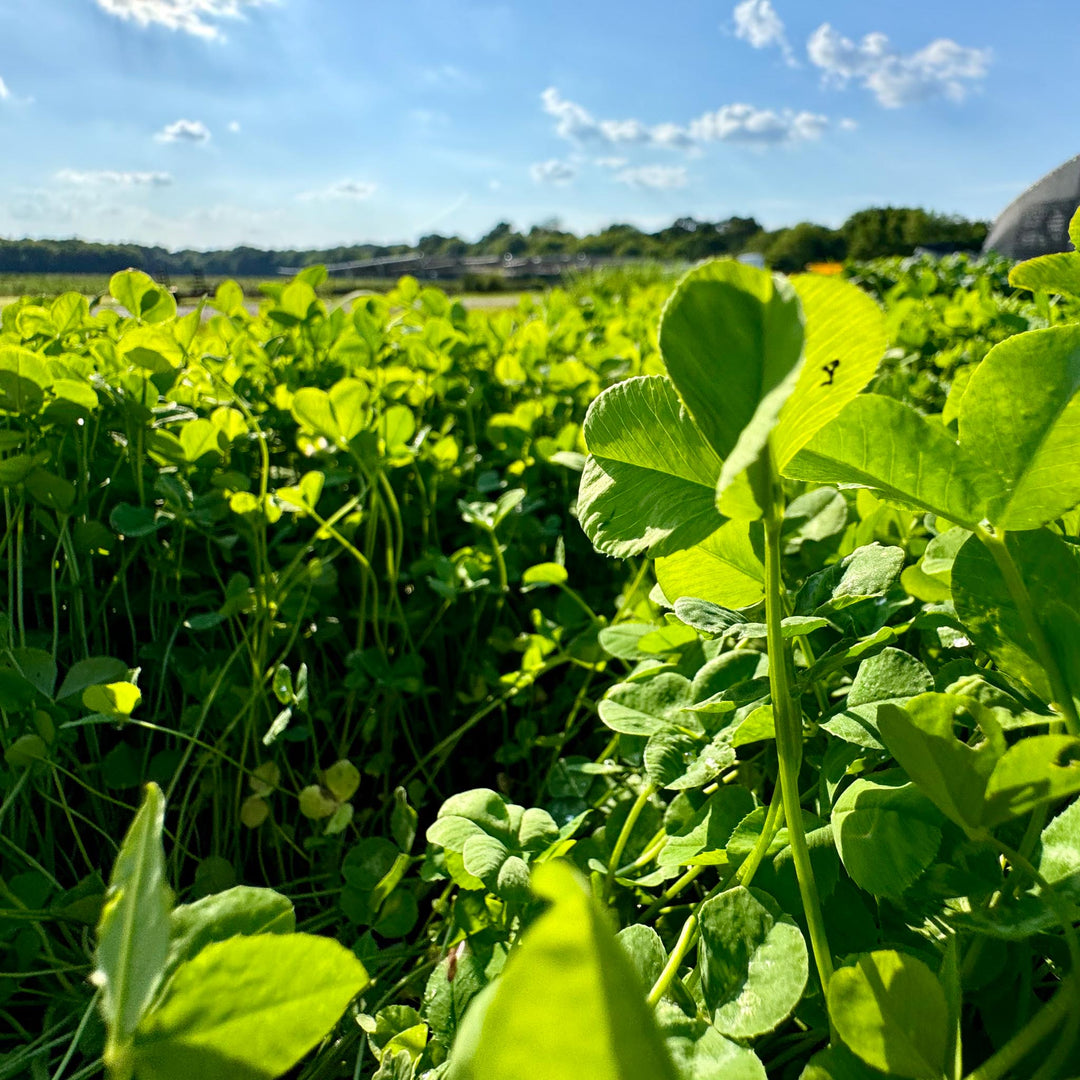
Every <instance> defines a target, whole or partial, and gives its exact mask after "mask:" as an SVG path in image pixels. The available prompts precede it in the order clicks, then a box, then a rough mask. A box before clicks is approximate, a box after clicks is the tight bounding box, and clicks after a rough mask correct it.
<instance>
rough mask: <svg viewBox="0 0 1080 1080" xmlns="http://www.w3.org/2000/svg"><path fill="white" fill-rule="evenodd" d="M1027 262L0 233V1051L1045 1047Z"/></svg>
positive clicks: (581, 1052) (1067, 794) (372, 1073)
mask: <svg viewBox="0 0 1080 1080" xmlns="http://www.w3.org/2000/svg"><path fill="white" fill-rule="evenodd" d="M1055 258H1056V260H1057V261H1056V262H1051V263H1035V264H1025V265H1024V266H1022V267H1021V268H1019V269H1014V270H1012V278H1011V279H1010V269H1011V268H1010V266H1009V264H1008V263H1004V262H1001V261H993V262H982V261H976V260H974V259H968V258H967V257H963V256H954V257H948V258H945V259H941V260H935V259H931V258H922V259H908V260H900V259H889V260H877V261H875V262H872V263H860V264H850V265H848V266H847V267H846V268H845V271H844V274H843V275H838V276H815V275H798V276H796V277H794V278H792V279H787V278H783V277H780V276H777V277H773V276H772V275H770V274H768V273H766V272H765V271H759V270H756V269H754V268H751V267H746V266H743V265H741V264H736V263H734V262H731V261H727V260H723V261H714V262H711V263H706V264H703V265H701V266H699V267H698V268H696V269H695V270H693V271H691V272H690V274H689V275H687V276H686V277H684V278H683V279H682V281H681V282H680V283H679V284H678V286H676V285H675V283H674V282H673V281H672V280H670V279H668V278H666V277H665V275H664V274H662V273H660V272H659V271H656V270H655V269H654V270H650V271H649V272H648V273H643V274H638V275H635V274H632V273H620V274H606V275H605V274H598V275H594V276H591V277H588V278H585V279H581V280H578V281H575V282H570V283H568V284H567V287H565V288H555V289H551V290H548V291H546V292H537V293H535V294H529V295H523V296H520V297H511V298H510V299H509V300H502V301H501V302H500V303H499V304H498V305H495V306H487V305H484V304H475V303H468V304H467V303H464V302H462V300H461V299H460V298H455V297H454V296H450V295H447V294H446V293H444V292H443V291H441V290H439V289H436V288H432V287H425V286H423V285H421V284H420V283H418V282H416V281H415V280H413V279H411V278H403V279H402V280H401V281H399V282H397V283H396V284H395V285H394V286H393V288H391V289H390V290H389V291H386V292H385V293H382V292H379V293H372V294H370V295H363V296H359V297H357V298H355V299H352V300H350V301H348V302H347V303H344V304H341V303H336V302H335V301H334V297H333V295H332V293H331V292H329V291H328V290H329V289H330V283H328V282H327V281H326V280H325V278H324V277H323V275H322V273H321V272H320V270H318V269H311V270H307V271H305V272H304V273H302V274H301V275H300V276H299V277H298V278H297V279H295V280H293V281H291V282H286V281H279V282H272V283H270V284H264V285H262V286H261V287H256V285H255V284H254V283H247V282H244V283H232V282H224V283H222V282H211V283H210V284H211V286H212V288H213V290H214V291H213V293H212V295H211V296H210V298H209V300H208V308H207V311H205V312H203V313H201V314H200V313H199V312H197V311H192V312H191V313H189V314H183V313H182V311H181V313H179V314H178V312H177V303H176V299H175V298H174V297H173V296H172V295H171V294H170V293H168V292H166V291H164V290H163V289H162V288H160V287H159V286H157V285H155V284H154V282H153V281H152V280H151V279H150V278H148V277H147V276H146V275H143V274H141V273H138V272H134V271H132V272H125V273H122V274H118V275H115V276H114V277H113V278H112V279H111V281H107V280H105V279H89V278H87V279H82V278H80V279H78V280H75V279H71V280H64V281H62V282H61V281H56V280H54V279H51V278H50V279H35V280H28V279H20V280H19V281H18V282H16V283H12V281H11V280H10V279H6V278H0V295H3V294H5V293H6V292H7V290H8V289H9V288H10V289H11V293H10V295H15V294H25V296H24V298H23V299H18V300H12V301H10V302H6V303H4V304H3V308H2V312H0V452H2V456H0V487H2V489H3V499H4V502H3V508H2V514H3V518H2V530H3V531H2V541H0V560H2V561H3V566H4V570H5V573H4V577H3V580H2V588H0V749H2V765H0V1080H7V1078H15V1077H19V1078H22V1077H27V1078H34V1080H36V1078H38V1077H47V1078H51V1080H76V1078H79V1080H81V1078H89V1077H95V1076H101V1075H106V1072H108V1075H110V1076H111V1077H112V1078H113V1080H131V1077H132V1076H134V1077H136V1078H153V1080H184V1078H187V1077H193V1076H197V1077H199V1078H200V1080H217V1078H222V1080H225V1078H231V1077H268V1078H269V1077H274V1076H278V1075H285V1074H288V1075H289V1076H293V1077H301V1078H303V1080H326V1078H339V1077H340V1078H359V1077H368V1078H373V1077H378V1078H379V1080H411V1078H421V1077H426V1078H430V1080H434V1078H437V1077H446V1078H448V1080H463V1078H466V1077H473V1078H477V1080H480V1078H483V1080H511V1078H518V1080H541V1078H543V1080H549V1078H550V1080H563V1078H571V1077H582V1078H583V1080H658V1078H664V1080H714V1078H715V1080H721V1078H735V1080H742V1078H745V1080H765V1078H766V1077H770V1078H780V1080H800V1078H801V1080H873V1078H875V1077H881V1076H896V1077H907V1078H909V1080H923V1078H925V1080H961V1078H966V1080H1005V1078H1007V1077H1035V1076H1037V1077H1042V1078H1045V1080H1050V1078H1053V1077H1058V1078H1061V1080H1066V1078H1069V1077H1075V1076H1077V1075H1080V1041H1078V1039H1077V1034H1078V1032H1077V1027H1078V1025H1077V1023H1076V1020H1075V1018H1076V1017H1077V1016H1078V1015H1080V984H1078V982H1077V979H1078V978H1080V944H1078V941H1077V934H1076V924H1077V920H1078V909H1077V903H1078V902H1080V803H1078V802H1077V801H1075V796H1076V794H1077V793H1078V792H1080V767H1078V765H1077V762H1078V761H1080V717H1078V712H1077V710H1078V708H1080V648H1078V645H1077V642H1078V641H1080V562H1078V554H1077V553H1078V551H1080V511H1078V510H1077V504H1080V439H1078V438H1077V432H1078V431H1080V420H1078V416H1080V396H1078V395H1080V374H1078V366H1077V360H1076V357H1077V356H1080V301H1078V300H1077V299H1070V297H1072V296H1077V295H1080V289H1078V288H1077V285H1076V283H1077V282H1080V269H1078V268H1077V266H1076V265H1075V264H1076V263H1077V262H1078V261H1080V256H1075V255H1070V256H1057V257H1055ZM15 284H17V285H18V286H19V287H18V288H16V287H15ZM175 284H181V283H180V282H176V283H175ZM337 286H338V282H337V281H335V282H334V283H333V287H334V289H336V288H337ZM365 287H366V286H365V285H363V284H359V283H355V282H353V283H351V289H350V290H349V291H352V290H356V289H361V288H365ZM106 293H108V294H110V302H109V303H103V304H100V305H95V306H94V307H91V306H90V304H89V302H88V300H87V297H88V296H90V297H95V296H100V295H103V294H106ZM508 305H509V306H508ZM290 1070H292V1071H290Z"/></svg>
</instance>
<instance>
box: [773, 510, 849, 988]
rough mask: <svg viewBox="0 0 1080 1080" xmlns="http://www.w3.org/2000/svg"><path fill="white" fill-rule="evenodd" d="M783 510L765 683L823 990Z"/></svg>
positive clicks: (827, 955) (776, 537) (825, 976)
mask: <svg viewBox="0 0 1080 1080" xmlns="http://www.w3.org/2000/svg"><path fill="white" fill-rule="evenodd" d="M781 521H782V518H781V514H780V510H779V506H778V504H777V502H774V505H773V506H772V507H770V510H769V512H768V513H767V514H766V517H765V624H766V627H767V631H768V644H769V688H770V691H771V696H772V705H773V719H774V721H775V724H776V751H777V755H778V756H779V759H780V793H781V797H782V799H783V807H784V816H785V817H786V818H787V828H788V842H789V843H790V844H791V854H792V857H793V859H794V862H795V874H796V877H797V878H798V881H799V894H800V896H801V897H802V904H803V913H804V915H805V916H806V925H807V928H808V929H809V931H810V945H811V947H812V948H813V951H814V962H815V964H816V965H817V970H818V975H819V977H820V978H821V985H822V988H823V989H828V985H829V980H830V979H831V978H832V971H833V967H832V953H831V952H830V951H829V942H828V939H827V937H826V935H825V921H824V919H823V918H822V915H821V902H820V900H819V898H818V891H817V886H816V885H815V883H814V869H813V867H812V866H811V864H810V849H809V848H808V847H807V846H806V832H805V830H804V828H803V820H802V806H801V804H800V802H799V768H800V766H801V765H802V717H801V714H800V711H799V706H798V704H797V702H796V701H795V699H794V697H793V696H792V692H791V671H790V668H789V660H788V655H787V643H786V642H785V641H784V638H783V631H782V629H781V625H780V624H781V620H782V619H783V578H782V576H781V569H780V526H781Z"/></svg>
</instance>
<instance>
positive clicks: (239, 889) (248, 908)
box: [164, 885, 296, 978]
mask: <svg viewBox="0 0 1080 1080" xmlns="http://www.w3.org/2000/svg"><path fill="white" fill-rule="evenodd" d="M169 926H170V937H169V956H168V960H167V961H166V964H165V973H164V978H168V976H169V975H171V974H172V973H173V972H174V971H175V970H176V968H177V967H178V966H179V965H180V964H182V963H184V962H185V961H187V960H192V959H194V958H195V956H197V955H198V953H199V952H201V951H202V950H203V949H204V948H206V946H207V945H210V944H211V943H213V942H215V941H227V940H228V939H229V938H231V937H236V935H238V934H243V935H245V936H247V937H251V936H252V935H254V934H291V933H292V932H293V931H294V930H295V929H296V915H295V914H294V913H293V906H292V901H291V900H289V898H288V897H287V896H282V895H281V893H278V892H274V890H273V889H257V888H252V887H251V886H248V885H236V886H234V887H233V888H231V889H226V890H225V891H224V892H219V893H214V894H212V895H211V896H204V897H203V898H202V899H201V900H196V901H194V902H193V903H191V904H181V905H180V906H179V907H175V908H173V910H172V913H171V914H170V916H169Z"/></svg>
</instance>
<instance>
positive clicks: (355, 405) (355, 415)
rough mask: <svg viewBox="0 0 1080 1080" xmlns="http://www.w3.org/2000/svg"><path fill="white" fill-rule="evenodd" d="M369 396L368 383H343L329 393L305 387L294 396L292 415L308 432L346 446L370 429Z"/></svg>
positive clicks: (345, 380)
mask: <svg viewBox="0 0 1080 1080" xmlns="http://www.w3.org/2000/svg"><path fill="white" fill-rule="evenodd" d="M370 396H371V391H370V390H369V389H368V385H367V383H364V382H361V381H360V380H359V379H341V380H340V381H339V382H336V383H335V384H334V385H333V386H332V387H331V388H330V390H329V392H327V391H326V390H319V389H316V388H315V387H310V386H305V387H301V389H299V390H297V392H296V393H295V394H294V395H293V399H292V406H291V407H292V414H293V417H294V418H295V419H296V421H297V423H298V424H300V426H301V427H302V428H303V429H305V430H306V431H309V432H311V433H313V434H315V435H321V436H322V437H323V438H325V439H327V440H328V441H330V442H331V443H333V444H334V445H336V446H344V445H345V444H347V443H349V442H350V441H352V440H353V439H354V438H356V436H357V435H359V434H360V432H361V431H363V430H364V428H365V427H366V426H367V421H368V412H367V409H366V408H365V406H366V405H367V401H368V398H369V397H370Z"/></svg>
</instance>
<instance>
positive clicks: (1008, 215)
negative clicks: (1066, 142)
mask: <svg viewBox="0 0 1080 1080" xmlns="http://www.w3.org/2000/svg"><path fill="white" fill-rule="evenodd" d="M1078 206H1080V154H1078V155H1077V156H1076V157H1074V158H1070V159H1069V160H1068V161H1066V162H1065V164H1064V165H1059V166H1058V167H1057V168H1056V169H1054V171H1053V172H1049V173H1047V174H1046V175H1045V176H1044V177H1043V178H1042V179H1041V180H1039V181H1038V182H1037V183H1035V184H1032V185H1031V187H1029V188H1028V189H1027V191H1025V192H1024V193H1023V195H1021V196H1020V197H1019V198H1017V199H1014V200H1013V201H1012V202H1011V203H1009V205H1008V206H1007V207H1006V208H1005V209H1004V210H1003V211H1002V212H1001V214H1000V215H999V216H998V219H997V221H995V222H994V224H993V226H992V227H991V229H990V232H989V234H988V235H987V237H986V241H985V243H984V244H983V251H984V252H987V251H996V252H997V253H998V254H1000V255H1007V256H1008V257H1009V258H1010V259H1033V258H1035V256H1036V255H1049V254H1051V253H1052V252H1055V251H1068V250H1070V244H1069V221H1070V220H1071V219H1072V216H1073V214H1074V213H1076V209H1077V207H1078Z"/></svg>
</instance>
